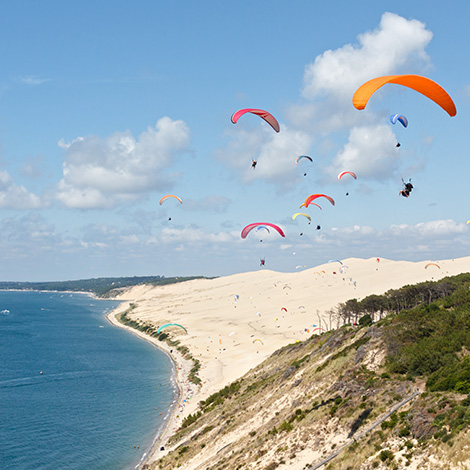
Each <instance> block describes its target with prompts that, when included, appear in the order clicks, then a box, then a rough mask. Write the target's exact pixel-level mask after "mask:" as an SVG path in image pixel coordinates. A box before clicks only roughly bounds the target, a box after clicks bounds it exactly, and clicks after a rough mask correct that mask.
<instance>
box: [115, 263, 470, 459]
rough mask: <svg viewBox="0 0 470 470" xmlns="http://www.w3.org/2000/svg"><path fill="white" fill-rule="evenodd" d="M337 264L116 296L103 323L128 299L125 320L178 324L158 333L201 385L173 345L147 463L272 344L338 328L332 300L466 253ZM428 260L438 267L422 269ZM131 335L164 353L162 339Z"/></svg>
mask: <svg viewBox="0 0 470 470" xmlns="http://www.w3.org/2000/svg"><path fill="white" fill-rule="evenodd" d="M342 263H343V265H341V264H340V263H339V262H332V263H327V264H323V265H321V266H317V267H315V268H311V269H306V270H303V271H298V272H295V273H279V272H274V271H270V270H266V269H260V270H259V271H256V272H249V273H243V274H236V275H232V276H226V277H221V278H217V279H210V280H209V279H199V280H194V281H188V282H183V283H178V284H169V285H166V286H158V287H152V286H136V287H133V288H130V289H128V290H126V291H125V292H124V293H123V294H121V295H120V296H119V297H117V299H118V300H121V301H123V303H122V304H121V305H120V306H119V308H118V309H116V310H114V311H113V312H111V313H110V314H109V319H110V321H112V322H113V323H114V324H117V325H118V326H121V327H122V326H123V325H121V324H119V323H118V322H117V320H116V319H115V317H116V315H117V314H119V313H121V312H123V311H124V310H126V309H128V308H129V305H130V304H131V303H133V304H136V305H137V306H136V308H134V309H133V310H132V313H131V315H130V316H131V318H133V319H139V320H141V321H143V322H150V323H152V324H153V325H155V326H157V327H158V326H161V325H164V324H166V323H178V324H181V325H183V326H184V327H185V328H186V329H187V331H188V333H187V334H186V333H185V332H184V331H183V330H182V329H181V328H178V327H168V328H167V329H166V330H165V331H166V332H167V333H169V334H170V336H171V337H172V339H177V340H179V341H180V342H181V344H182V345H184V346H187V347H188V349H189V351H190V352H191V354H192V355H193V356H194V357H195V358H197V359H198V360H199V361H200V363H201V369H200V371H199V377H200V378H201V380H202V383H201V385H200V387H198V386H195V385H194V384H191V383H189V381H188V378H187V377H188V373H189V371H190V369H191V367H192V366H193V364H192V361H186V360H184V359H183V358H182V357H181V355H180V354H178V352H177V351H176V350H173V352H172V354H171V355H172V357H173V359H174V361H175V364H176V381H177V383H178V387H179V397H178V398H177V403H175V408H174V409H173V412H172V413H171V416H169V418H168V420H167V422H166V427H165V430H164V431H163V433H162V434H161V435H160V436H158V439H157V440H156V441H155V445H154V447H153V449H152V451H151V452H150V454H149V456H148V457H147V459H148V460H147V461H149V462H151V461H153V460H156V459H158V458H160V457H161V456H162V455H164V454H165V453H166V451H167V450H168V448H167V447H165V449H166V450H165V451H164V452H162V451H160V450H159V449H160V447H161V446H166V444H167V441H168V438H169V437H170V436H171V435H172V433H174V431H176V430H177V429H178V428H179V427H180V425H181V422H182V420H183V419H184V418H185V417H187V416H188V415H189V414H191V413H194V412H195V411H196V410H197V406H198V403H199V401H201V400H204V399H206V398H207V397H208V396H210V395H211V394H213V393H215V392H217V391H218V390H220V389H221V388H223V387H224V386H226V385H228V384H230V383H231V382H233V381H234V380H236V379H238V378H240V377H241V376H243V375H244V374H245V373H246V372H248V371H249V370H250V369H252V368H253V367H255V366H257V365H258V364H259V363H261V362H262V361H263V360H264V359H266V358H267V357H269V356H270V355H271V354H272V353H273V352H274V351H276V350H277V349H279V348H281V347H283V346H285V345H287V344H290V343H294V342H295V341H302V340H304V339H306V338H308V337H309V336H310V335H311V334H312V332H313V330H314V329H315V328H320V327H321V328H323V329H325V330H328V329H331V328H336V327H337V326H339V325H338V323H337V319H336V318H335V317H334V316H332V315H331V314H330V313H329V311H330V310H331V309H333V308H334V307H336V306H337V305H338V304H339V303H340V302H345V301H347V300H349V299H352V298H356V299H358V300H360V299H363V298H364V297H366V296H368V295H371V294H382V293H384V292H386V291H388V290H390V289H396V288H399V287H402V286H404V285H407V284H416V283H418V282H423V281H432V280H434V281H436V280H439V279H442V278H443V277H445V276H452V275H456V274H460V273H463V272H470V257H466V258H459V259H454V260H437V261H436V260H428V261H422V262H416V263H413V262H407V261H391V260H387V259H382V258H380V261H377V258H371V259H367V260H365V259H357V258H349V259H346V260H342ZM429 263H436V264H437V265H438V266H435V265H434V264H432V265H429V266H427V267H426V265H427V264H429ZM341 268H343V269H341ZM340 270H341V271H342V272H341V271H340ZM131 331H133V332H134V333H135V330H131ZM320 331H321V330H316V332H320ZM136 334H139V335H140V336H142V337H144V338H145V339H148V340H150V341H152V342H153V343H154V344H156V345H157V346H158V347H160V348H162V349H164V350H166V351H167V352H169V349H170V348H169V347H168V345H166V344H165V343H163V342H160V341H158V340H155V339H154V338H151V337H149V336H147V335H144V334H143V333H140V332H137V333H136Z"/></svg>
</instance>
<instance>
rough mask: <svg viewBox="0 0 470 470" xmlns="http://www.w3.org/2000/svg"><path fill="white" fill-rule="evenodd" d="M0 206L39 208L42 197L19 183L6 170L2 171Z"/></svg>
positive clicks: (0, 177)
mask: <svg viewBox="0 0 470 470" xmlns="http://www.w3.org/2000/svg"><path fill="white" fill-rule="evenodd" d="M0 207H1V208H4V209H20V210H24V209H39V208H40V207H41V199H40V198H39V197H38V196H36V195H35V194H33V193H30V192H28V190H27V189H26V188H25V187H24V186H22V185H17V184H15V183H14V182H13V180H12V179H11V176H10V175H9V174H8V173H7V172H6V171H0Z"/></svg>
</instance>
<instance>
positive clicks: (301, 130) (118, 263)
mask: <svg viewBox="0 0 470 470" xmlns="http://www.w3.org/2000/svg"><path fill="white" fill-rule="evenodd" d="M469 16H470V6H469V5H468V4H467V2H464V1H456V2H448V3H447V4H444V3H442V4H437V3H436V4H434V3H432V2H424V1H414V2H409V1H407V2H404V1H400V0H398V1H395V2H393V3H388V4H387V8H385V7H384V5H383V2H377V1H362V2H359V3H358V2H356V3H354V2H350V1H335V2H314V1H292V2H285V1H277V0H274V1H272V0H270V1H257V2H249V1H239V2H219V1H202V2H193V1H171V2H170V1H169V2H153V1H138V2H134V3H133V4H130V3H129V2H122V1H113V2H110V1H100V2H91V1H86V0H85V1H82V2H79V3H78V2H77V4H75V5H74V4H72V3H71V2H62V1H42V2H37V1H17V2H9V3H8V4H3V5H2V6H1V7H0V57H1V61H2V67H1V68H0V227H1V233H2V237H1V239H0V250H1V255H2V263H0V279H2V280H20V281H21V280H24V281H36V280H65V279H80V278H89V277H100V276H134V275H152V274H160V275H165V276H174V275H207V276H219V275H227V274H232V273H237V272H244V271H252V270H256V269H259V259H260V258H262V257H264V258H266V267H267V268H269V269H273V270H278V271H285V272H292V271H295V270H296V269H300V267H304V266H305V267H312V266H315V265H318V264H321V263H324V262H326V261H328V260H329V259H331V258H347V257H365V258H369V257H377V256H378V257H385V258H390V259H397V260H401V259H405V260H411V261H418V260H439V259H443V258H456V257H461V256H467V255H468V253H469V250H470V229H469V226H467V224H466V222H467V220H468V219H470V210H468V208H467V201H468V199H469V193H470V189H469V186H468V183H467V180H468V176H467V175H468V173H469V165H470V164H469V163H468V160H469V159H468V156H467V153H468V148H469V146H468V141H469V138H468V135H469V134H468V128H469V125H470V122H469V120H470V117H469V115H468V110H469V105H470V86H469V85H470V79H469V76H470V75H469V65H470V56H469V55H468V53H467V51H466V48H467V45H468V44H470V32H469V29H468V25H467V23H466V22H467V19H468V17H469ZM402 73H412V74H419V75H425V76H427V77H429V78H431V79H433V80H435V81H436V82H438V83H439V84H440V85H442V86H443V87H444V88H445V89H446V90H447V91H448V92H449V94H450V95H451V96H452V98H453V99H454V102H455V104H456V106H457V116H456V117H453V118H450V117H449V116H448V115H447V114H446V113H445V112H444V111H443V110H442V109H441V108H439V107H437V106H436V105H435V104H434V103H432V102H431V101H430V100H427V99H426V98H425V97H423V96H422V95H420V94H418V93H416V92H414V91H412V90H406V89H405V88H404V87H400V86H398V85H396V86H393V85H390V86H389V87H384V88H383V89H381V90H379V92H377V93H376V94H375V95H374V96H373V97H372V99H371V101H370V102H369V104H368V106H367V107H366V109H365V110H363V111H358V110H356V109H354V107H353V106H352V102H351V99H352V95H353V93H354V91H355V90H356V89H357V87H358V86H359V85H361V84H362V83H363V82H365V81H366V80H368V79H370V78H373V77H375V76H381V75H388V74H402ZM248 107H252V108H261V109H266V110H268V111H270V112H271V113H272V114H273V115H274V116H275V117H276V118H277V120H278V121H279V123H280V126H281V131H280V133H279V134H276V133H275V132H274V131H273V130H272V129H271V128H270V127H269V126H268V125H267V124H266V123H265V122H264V121H262V120H261V119H259V118H258V117H256V116H252V115H245V116H243V117H242V118H241V119H240V120H239V122H238V123H237V124H236V125H234V124H232V123H231V121H230V117H231V115H232V113H233V112H235V111H236V110H238V109H241V108H248ZM392 113H393V114H394V113H401V114H405V115H406V116H407V117H408V119H409V121H410V124H409V126H408V128H407V129H404V128H400V127H399V126H392V125H391V124H390V123H389V122H388V116H389V114H392ZM395 141H400V142H401V143H402V146H401V147H400V148H399V149H397V148H395V146H394V145H391V144H390V143H391V142H392V143H393V142H395ZM302 154H306V155H310V156H311V157H312V158H313V159H314V163H313V164H307V162H306V161H305V160H304V161H303V162H302V163H304V164H303V165H297V166H296V165H295V159H296V157H297V156H299V155H302ZM252 158H256V159H257V161H258V165H257V167H256V169H255V170H252V169H251V168H250V166H251V161H252ZM342 170H350V171H354V172H355V173H356V174H357V177H358V178H357V181H354V180H352V179H349V180H346V178H345V179H344V180H342V181H341V182H338V180H337V179H336V175H337V173H338V172H339V171H342ZM304 172H306V173H307V175H306V176H304ZM402 177H403V178H405V179H408V178H412V182H413V184H414V186H415V190H414V191H413V193H412V195H411V197H410V198H409V199H405V198H400V197H398V191H399V190H400V189H401V178H402ZM346 192H349V196H346ZM312 193H325V194H328V195H330V196H331V197H333V198H334V199H335V201H336V205H335V206H334V207H332V206H331V205H330V204H329V203H327V202H326V201H323V202H322V203H321V206H322V207H323V210H321V211H320V210H319V209H317V210H316V211H314V210H313V209H314V208H312V207H309V208H308V211H307V212H308V213H309V214H310V215H311V217H312V224H311V225H307V223H306V219H302V218H297V219H296V220H295V221H292V219H291V216H292V214H294V213H296V212H298V208H299V205H300V204H301V203H302V202H303V201H304V199H305V198H306V197H307V196H308V195H310V194H312ZM165 194H176V195H178V196H179V197H180V198H181V199H182V200H183V204H179V203H178V202H176V201H175V200H168V201H166V202H165V203H164V204H163V205H162V206H160V205H159V204H158V201H159V200H160V198H161V197H162V196H164V195H165ZM170 217H171V220H169V218H170ZM252 222H271V223H275V224H278V225H280V226H281V227H282V228H283V230H284V231H285V233H286V237H285V238H281V237H279V236H277V234H274V233H270V234H265V235H264V238H262V241H260V238H259V237H260V233H262V231H260V232H258V233H255V232H252V233H251V234H250V235H249V236H248V237H247V238H246V239H245V240H242V239H241V237H240V232H241V229H242V228H243V227H244V226H245V225H247V224H249V223H252ZM317 224H320V225H321V227H322V228H321V230H318V231H317V230H315V226H316V225H317ZM300 233H302V234H303V235H302V236H301V235H300Z"/></svg>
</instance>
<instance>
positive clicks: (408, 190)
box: [398, 178, 413, 197]
mask: <svg viewBox="0 0 470 470" xmlns="http://www.w3.org/2000/svg"><path fill="white" fill-rule="evenodd" d="M402 182H403V189H402V190H401V191H400V192H399V193H398V195H399V196H403V197H409V196H410V193H411V191H413V185H412V184H411V178H410V179H409V181H408V183H405V182H404V181H403V178H402Z"/></svg>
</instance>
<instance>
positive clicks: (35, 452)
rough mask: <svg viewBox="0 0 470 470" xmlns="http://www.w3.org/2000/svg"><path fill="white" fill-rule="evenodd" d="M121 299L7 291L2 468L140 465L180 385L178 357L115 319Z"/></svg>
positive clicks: (2, 328) (1, 333) (3, 294)
mask: <svg viewBox="0 0 470 470" xmlns="http://www.w3.org/2000/svg"><path fill="white" fill-rule="evenodd" d="M117 305H118V302H116V301H110V300H96V299H94V298H92V297H90V296H88V295H85V294H69V293H55V292H32V291H27V292H24V291H23V292H22V291H0V364H1V366H0V468H1V469H2V470H29V469H34V470H39V469H44V470H46V469H58V468H60V469H67V470H69V469H70V470H73V469H77V470H78V469H79V470H84V469H87V470H95V469H96V470H98V469H99V470H108V469H109V470H127V469H131V468H135V467H136V466H137V465H138V463H139V462H140V461H141V459H142V457H143V455H144V454H145V453H146V452H147V451H148V450H149V448H150V446H151V445H152V443H153V440H154V438H155V436H156V434H157V433H158V432H159V430H161V428H162V426H163V423H164V419H165V417H166V416H167V414H168V412H169V409H170V407H171V402H172V401H173V399H174V396H175V394H176V389H175V384H174V380H173V376H174V373H173V372H174V371H173V365H172V362H171V360H170V359H169V357H168V356H167V355H166V354H165V353H163V352H161V351H160V350H158V349H157V348H155V347H154V346H152V345H151V344H150V343H148V342H146V341H144V340H142V339H140V338H138V337H136V336H134V335H132V334H130V333H129V332H127V331H125V330H122V329H120V328H117V327H115V326H112V325H111V324H110V323H109V322H108V321H107V319H106V318H105V314H106V313H107V312H109V311H110V310H112V309H113V308H115V307H116V306H117Z"/></svg>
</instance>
